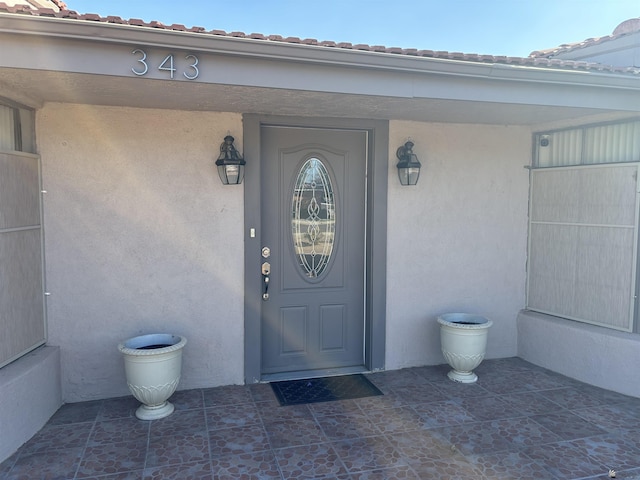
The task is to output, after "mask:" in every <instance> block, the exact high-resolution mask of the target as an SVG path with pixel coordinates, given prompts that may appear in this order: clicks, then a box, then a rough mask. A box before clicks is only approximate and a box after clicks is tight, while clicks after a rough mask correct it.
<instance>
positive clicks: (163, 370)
mask: <svg viewBox="0 0 640 480" xmlns="http://www.w3.org/2000/svg"><path fill="white" fill-rule="evenodd" d="M186 344H187V340H186V339H185V338H183V337H180V336H177V335H168V334H163V333H161V334H151V335H142V336H140V337H134V338H131V339H129V340H126V341H125V342H123V343H121V344H120V345H118V350H120V352H122V355H123V357H124V367H125V374H126V377H127V385H128V387H129V390H130V391H131V393H132V394H133V396H134V397H136V399H137V400H138V401H139V402H140V403H142V405H141V406H140V407H139V408H138V409H137V410H136V417H138V418H139V419H140V420H157V419H159V418H164V417H167V416H169V415H171V414H172V413H173V411H174V406H173V405H172V404H171V403H170V402H168V401H167V400H168V399H169V397H171V395H173V393H174V392H175V391H176V388H177V387H178V383H179V382H180V373H181V370H182V349H183V347H184V346H185V345H186Z"/></svg>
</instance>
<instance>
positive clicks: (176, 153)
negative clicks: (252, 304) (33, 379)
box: [37, 104, 531, 402]
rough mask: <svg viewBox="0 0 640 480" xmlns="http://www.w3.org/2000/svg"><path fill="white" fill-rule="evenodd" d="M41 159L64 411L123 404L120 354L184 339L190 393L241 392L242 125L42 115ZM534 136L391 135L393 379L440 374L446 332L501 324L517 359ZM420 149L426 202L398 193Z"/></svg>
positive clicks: (492, 131)
mask: <svg viewBox="0 0 640 480" xmlns="http://www.w3.org/2000/svg"><path fill="white" fill-rule="evenodd" d="M37 131H38V149H39V153H41V155H42V165H43V179H44V189H45V190H46V191H47V193H46V194H45V195H44V221H45V223H44V224H45V246H46V248H45V253H46V279H47V290H48V291H49V292H50V293H51V295H50V296H49V297H47V310H48V325H49V344H50V345H54V346H59V347H60V351H61V363H62V385H63V396H64V401H67V402H74V401H80V400H87V399H92V398H103V397H109V396H116V395H128V393H129V392H128V390H127V387H126V384H125V381H124V374H123V364H122V359H121V358H120V354H119V352H118V351H117V349H116V346H117V344H118V342H120V341H122V340H124V339H126V338H129V337H132V336H135V335H139V334H143V333H149V332H154V331H156V332H158V331H159V332H170V333H177V334H181V335H184V336H186V337H187V339H188V341H189V344H188V345H187V348H186V349H185V351H184V365H183V378H182V381H181V384H180V387H179V388H180V389H186V388H195V387H209V386H216V385H228V384H238V383H242V382H243V372H244V363H243V345H244V343H243V339H244V317H243V315H244V313H243V295H244V294H243V280H244V279H243V268H244V267H243V187H241V186H240V187H238V186H223V185H221V183H220V181H219V179H218V176H217V173H216V171H215V168H214V166H213V161H214V160H215V158H216V156H217V151H218V147H219V144H220V142H221V140H222V138H223V137H224V136H225V135H226V134H227V132H228V131H230V132H231V133H232V134H233V135H234V136H235V137H236V144H237V146H238V147H239V148H240V150H242V118H241V115H239V114H231V113H206V112H182V111H166V110H146V109H134V108H117V107H98V106H86V105H67V104H64V105H63V104H47V105H46V106H45V107H44V108H42V109H41V110H39V111H38V114H37ZM530 135H531V134H530V130H529V129H527V128H524V127H502V126H478V125H475V126H474V125H451V124H424V123H415V122H399V121H392V122H391V124H390V149H391V150H390V152H389V158H390V159H391V161H390V162H389V197H388V201H389V205H388V212H389V218H388V226H389V230H388V231H389V233H388V239H387V241H388V266H387V273H388V278H387V285H388V295H387V339H386V349H387V353H386V368H387V369H396V368H402V367H406V366H414V365H425V364H437V363H442V362H444V360H443V359H442V356H441V353H440V343H439V332H438V328H437V325H436V322H435V317H436V316H437V315H438V314H439V313H443V312H450V311H471V312H475V313H480V314H483V315H486V316H488V317H489V318H491V319H492V320H493V321H494V322H495V324H494V327H493V328H492V330H491V332H490V337H489V346H488V356H489V357H503V356H512V355H515V354H516V353H517V345H516V342H517V334H516V317H517V313H518V311H519V310H520V309H521V308H522V307H523V305H524V288H525V261H526V235H527V197H528V171H527V170H526V169H525V168H523V167H524V165H527V164H528V163H529V161H530ZM408 137H411V138H412V139H413V140H414V142H415V143H416V147H415V148H414V151H415V153H416V154H417V155H418V157H419V158H420V160H421V161H422V162H423V170H422V175H421V178H420V182H419V184H418V186H417V187H413V188H410V187H401V186H400V185H399V183H398V181H397V170H396V168H395V149H396V148H397V146H399V145H401V144H402V143H404V142H405V141H406V140H407V138H408Z"/></svg>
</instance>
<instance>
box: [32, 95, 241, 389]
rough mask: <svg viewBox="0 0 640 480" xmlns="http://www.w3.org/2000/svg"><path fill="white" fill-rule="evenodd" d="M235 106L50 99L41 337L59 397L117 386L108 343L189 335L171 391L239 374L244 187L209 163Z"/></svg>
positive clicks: (42, 134)
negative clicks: (170, 107) (223, 178)
mask: <svg viewBox="0 0 640 480" xmlns="http://www.w3.org/2000/svg"><path fill="white" fill-rule="evenodd" d="M228 131H229V132H231V134H233V135H234V136H235V137H236V145H237V146H238V148H239V149H240V150H241V151H242V119H241V116H240V115H238V114H228V113H203V112H183V111H166V110H143V109H134V108H115V107H97V106H87V105H63V104H47V105H45V106H44V108H42V109H41V110H39V111H38V113H37V132H38V150H39V153H40V154H41V156H42V170H43V181H44V189H45V190H46V191H47V193H46V194H45V195H44V224H45V254H46V280H47V282H46V283H47V290H48V291H49V292H50V293H51V295H50V296H49V297H48V299H47V311H48V328H49V344H50V345H56V346H60V351H61V357H62V384H63V395H64V401H67V402H75V401H80V400H86V399H91V398H101V397H105V396H116V395H127V394H128V390H127V387H126V384H125V380H124V373H123V363H122V359H121V357H120V353H119V352H118V351H117V349H116V346H117V344H118V342H120V341H122V340H124V339H126V338H129V337H132V336H135V335H139V334H143V333H149V332H169V333H175V334H180V335H184V336H186V337H187V339H188V342H189V343H188V345H187V348H186V349H185V351H184V363H183V377H182V381H181V384H180V388H181V389H183V388H193V387H200V386H215V385H225V384H234V383H242V381H243V368H244V365H243V351H242V345H243V329H244V326H243V322H244V320H243V307H242V306H243V256H242V250H243V235H242V230H243V227H242V218H243V189H242V187H241V186H223V185H222V184H221V183H220V180H219V178H218V175H217V173H216V170H215V166H214V165H213V161H214V160H215V159H216V157H217V153H218V148H219V145H220V142H221V141H222V139H223V137H224V136H225V135H226V134H227V132H228Z"/></svg>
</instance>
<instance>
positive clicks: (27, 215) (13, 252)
mask: <svg viewBox="0 0 640 480" xmlns="http://www.w3.org/2000/svg"><path fill="white" fill-rule="evenodd" d="M1 102H2V100H1V99H0V332H1V335H0V367H1V366H3V365H6V364H7V363H9V362H11V361H13V360H15V359H17V358H19V357H20V356H22V355H24V354H25V353H27V352H29V351H31V350H33V349H34V348H36V347H37V346H39V345H42V344H43V343H44V342H45V341H46V325H45V309H44V297H43V284H44V280H43V270H44V269H43V253H42V222H41V213H40V212H41V208H40V159H39V157H38V156H37V155H34V154H33V153H30V152H32V151H33V148H34V142H33V135H32V134H33V131H34V126H33V112H31V111H30V110H28V109H25V108H21V107H17V106H14V105H6V104H2V103H1Z"/></svg>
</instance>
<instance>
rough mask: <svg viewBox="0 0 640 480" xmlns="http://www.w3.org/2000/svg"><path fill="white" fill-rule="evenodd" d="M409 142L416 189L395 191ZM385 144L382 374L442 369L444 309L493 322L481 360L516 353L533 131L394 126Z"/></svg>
mask: <svg viewBox="0 0 640 480" xmlns="http://www.w3.org/2000/svg"><path fill="white" fill-rule="evenodd" d="M408 137H409V138H411V139H412V140H413V141H414V143H415V147H414V153H416V154H417V155H418V158H419V159H420V161H421V162H422V164H423V168H422V172H421V174H420V180H419V182H418V185H417V186H415V187H402V186H400V184H399V182H398V180H397V169H396V167H395V163H396V161H395V158H396V157H395V149H396V148H397V147H398V146H399V145H402V144H403V143H404V142H405V141H406V140H407V139H408ZM389 145H390V152H389V158H390V159H392V160H391V161H390V163H389V179H390V183H389V203H388V212H389V214H388V236H387V242H388V245H387V247H388V254H387V255H388V261H387V286H388V294H387V339H386V349H387V359H386V368H387V369H396V368H401V367H407V366H415V365H425V364H439V363H444V359H443V357H442V354H441V352H440V337H439V335H440V333H439V329H438V325H437V322H436V317H437V316H438V315H439V314H441V313H445V312H471V313H477V314H481V315H484V316H486V317H488V318H490V319H492V320H493V322H494V325H493V327H492V329H491V331H490V333H489V340H488V346H487V356H488V357H493V358H496V357H506V356H513V355H516V353H517V345H516V342H517V327H516V317H517V314H518V311H519V310H520V309H521V308H522V307H523V306H524V302H525V267H526V265H525V263H526V251H527V209H528V182H529V174H528V170H526V169H525V168H524V166H525V165H529V164H530V157H531V132H530V130H529V129H528V128H526V127H506V126H483V125H453V124H424V123H415V122H400V121H393V122H391V124H390V141H389Z"/></svg>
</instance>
